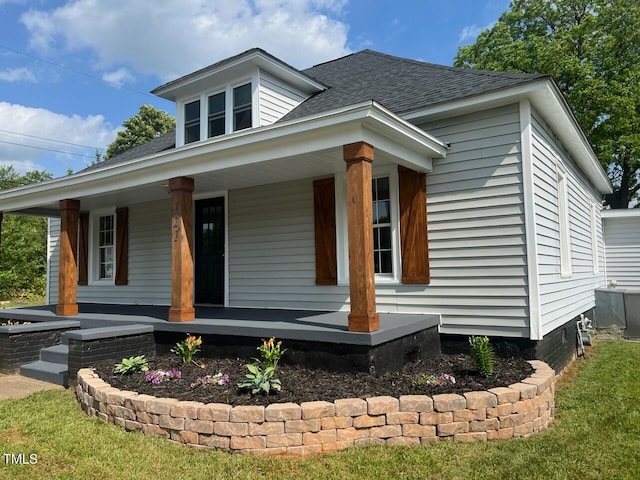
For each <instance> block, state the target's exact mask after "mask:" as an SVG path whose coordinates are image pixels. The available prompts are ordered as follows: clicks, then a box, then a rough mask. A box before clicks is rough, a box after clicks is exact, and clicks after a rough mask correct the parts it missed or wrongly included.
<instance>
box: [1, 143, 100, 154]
mask: <svg viewBox="0 0 640 480" xmlns="http://www.w3.org/2000/svg"><path fill="white" fill-rule="evenodd" d="M0 143H6V144H8V145H17V146H18V147H27V148H35V149H37V150H46V151H47V152H55V153H63V154H65V155H75V156H76V157H85V158H95V155H83V154H82V153H74V152H65V151H63V150H56V149H54V148H45V147H36V146H35V145H27V144H25V143H14V142H7V141H6V140H0Z"/></svg>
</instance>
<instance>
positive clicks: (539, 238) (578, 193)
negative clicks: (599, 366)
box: [532, 111, 605, 335]
mask: <svg viewBox="0 0 640 480" xmlns="http://www.w3.org/2000/svg"><path fill="white" fill-rule="evenodd" d="M532 127H533V128H532V155H533V157H534V158H533V183H534V188H533V192H534V208H535V220H536V242H537V250H538V270H539V285H540V317H541V318H540V320H541V326H542V332H541V333H542V334H543V335H545V334H547V333H549V332H551V331H552V330H554V329H555V328H557V327H559V326H561V325H562V324H564V323H566V322H567V321H569V320H571V319H572V318H574V317H576V316H577V315H579V314H580V313H583V312H585V311H587V310H589V309H590V308H593V307H594V306H595V294H594V289H595V288H599V287H602V286H604V272H605V260H604V238H603V232H602V222H601V215H600V209H599V208H597V209H596V222H595V228H596V238H597V242H596V243H597V245H596V251H595V252H594V250H593V246H592V234H591V228H592V222H591V205H592V203H593V202H595V203H596V204H597V205H600V195H599V194H598V193H597V192H596V191H595V190H594V189H593V187H592V186H590V184H589V182H588V180H586V178H585V176H584V174H583V173H582V172H581V171H580V170H579V169H578V168H577V167H576V165H575V163H574V162H573V160H572V159H571V157H570V156H569V155H568V154H567V153H566V151H565V149H564V148H563V147H562V145H560V144H559V142H558V141H557V140H556V139H555V137H554V136H553V134H552V133H551V130H550V128H549V127H548V126H547V125H546V124H545V123H544V121H543V120H542V119H541V118H540V116H539V115H538V114H537V113H536V112H535V111H534V112H533V113H532ZM557 163H561V164H562V165H563V166H564V168H565V169H566V172H567V179H568V182H567V184H568V198H569V209H568V213H569V235H570V242H569V243H570V250H571V270H572V272H571V274H570V275H567V276H562V275H561V274H560V240H559V238H560V228H559V213H558V182H557V173H556V165H557ZM594 254H595V255H597V257H598V264H599V272H598V273H595V272H594V262H593V257H594Z"/></svg>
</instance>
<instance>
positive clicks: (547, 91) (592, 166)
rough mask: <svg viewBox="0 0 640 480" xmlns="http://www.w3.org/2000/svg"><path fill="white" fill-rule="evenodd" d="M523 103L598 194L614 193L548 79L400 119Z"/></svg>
mask: <svg viewBox="0 0 640 480" xmlns="http://www.w3.org/2000/svg"><path fill="white" fill-rule="evenodd" d="M522 99H529V100H530V102H531V103H532V105H533V106H534V107H535V108H536V110H538V112H540V114H542V115H543V117H544V119H545V120H546V122H547V123H548V124H549V126H550V127H551V128H552V129H553V130H554V132H556V134H557V135H558V137H559V138H560V140H561V141H562V143H563V144H564V145H566V146H567V148H568V149H569V151H570V152H571V154H572V155H573V157H574V158H575V159H576V161H577V163H578V165H579V166H580V167H581V169H582V170H583V171H584V172H585V174H586V175H587V177H588V178H589V180H590V181H591V182H592V183H593V185H594V186H595V187H596V188H597V190H598V192H599V193H602V194H605V193H611V192H612V191H613V188H612V186H611V182H610V181H609V178H608V177H607V174H606V173H605V172H604V170H603V169H602V167H601V166H600V162H599V160H598V157H597V156H596V154H595V153H594V152H593V150H592V148H591V145H590V144H589V142H588V140H587V138H586V136H585V134H584V132H583V131H582V129H581V128H580V126H579V124H578V121H577V120H576V118H575V115H574V114H573V112H572V111H571V108H570V107H569V105H568V103H567V101H566V100H565V98H564V96H563V95H562V93H561V92H560V89H559V88H558V86H557V85H556V84H555V83H554V82H553V80H551V79H550V78H541V79H539V80H534V81H529V82H528V83H525V84H523V85H517V86H515V87H511V88H504V89H500V90H495V91H492V92H488V93H484V94H481V95H476V96H472V97H467V98H462V99H460V100H455V101H452V102H443V103H440V104H436V105H433V106H429V107H427V108H421V109H419V110H414V111H411V112H408V113H406V114H404V115H402V118H405V119H407V120H411V121H413V122H418V121H426V120H435V119H438V118H442V117H449V116H453V115H460V114H463V113H467V112H471V111H477V110H479V109H481V108H484V109H486V108H493V107H499V106H503V105H507V104H510V103H517V102H519V101H520V100H522Z"/></svg>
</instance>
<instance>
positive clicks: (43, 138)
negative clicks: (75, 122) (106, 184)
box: [0, 128, 105, 150]
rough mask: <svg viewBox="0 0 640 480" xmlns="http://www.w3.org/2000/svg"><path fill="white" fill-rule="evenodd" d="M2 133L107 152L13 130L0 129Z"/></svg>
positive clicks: (97, 148) (99, 148) (89, 146)
mask: <svg viewBox="0 0 640 480" xmlns="http://www.w3.org/2000/svg"><path fill="white" fill-rule="evenodd" d="M0 132H3V133H9V134H11V135H20V136H22V137H29V138H35V139H38V140H45V141H47V142H54V143H63V144H65V145H71V146H73V147H82V148H91V149H93V150H105V149H104V148H101V147H92V146H91V145H80V144H79V143H71V142H65V141H64V140H54V139H53V138H46V137H38V136H36V135H29V134H26V133H19V132H12V131H11V130H3V129H1V128H0ZM25 146H27V147H28V146H29V145H26V144H25Z"/></svg>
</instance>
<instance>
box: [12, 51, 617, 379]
mask: <svg viewBox="0 0 640 480" xmlns="http://www.w3.org/2000/svg"><path fill="white" fill-rule="evenodd" d="M153 93H154V94H156V95H159V96H160V97H162V98H166V99H169V100H171V101H174V102H175V103H176V111H177V128H176V131H175V132H172V133H170V134H166V135H164V136H161V137H159V138H156V139H154V140H152V141H150V142H149V143H147V144H145V145H142V146H139V147H136V148H134V149H132V150H130V151H128V152H126V153H124V154H122V155H119V156H117V157H114V158H112V159H109V160H107V161H105V162H102V163H100V164H98V165H95V166H93V167H90V168H88V169H86V170H84V171H81V172H78V173H76V174H74V175H71V176H68V177H64V178H58V179H55V180H52V181H48V182H43V183H40V184H36V185H30V186H26V187H22V188H18V189H15V190H10V191H5V192H2V193H1V194H0V211H3V212H4V213H5V214H21V213H22V214H24V213H27V214H37V215H45V216H48V217H51V219H52V220H51V221H50V227H49V228H50V230H49V255H50V261H49V283H48V299H49V302H51V303H53V304H56V305H57V307H56V312H57V314H59V315H62V316H73V315H74V314H75V313H77V311H78V303H79V302H80V303H103V304H105V303H106V304H140V305H164V306H166V307H167V308H168V309H169V319H170V320H171V321H177V322H182V321H189V320H191V319H193V318H194V304H195V305H199V304H219V305H224V306H227V307H249V308H258V309H274V308H280V309H299V310H322V311H346V312H349V315H348V328H349V330H351V331H360V332H370V331H376V329H377V328H378V326H379V315H380V314H382V313H385V312H393V313H398V314H407V315H409V314H417V313H430V314H438V315H440V319H441V325H440V333H441V335H442V336H443V338H446V339H449V340H451V341H455V340H456V339H463V340H464V341H466V336H468V335H488V336H492V337H496V338H498V339H502V340H504V341H505V342H508V343H509V344H510V345H514V346H515V347H517V348H520V349H528V350H529V351H532V352H534V354H535V355H536V356H537V357H538V358H542V359H545V360H547V361H548V362H550V363H551V364H552V365H554V366H562V365H563V364H564V363H566V362H567V361H568V358H569V357H570V356H571V355H572V354H573V353H574V351H575V344H574V340H573V339H574V338H575V320H574V319H575V318H576V317H577V316H578V315H580V314H581V313H584V312H588V311H590V310H591V309H593V308H594V305H595V303H594V299H595V294H594V291H595V289H596V288H599V287H602V286H604V284H605V270H604V245H603V233H602V228H601V220H600V205H601V197H602V195H603V194H605V193H609V192H610V191H611V185H610V183H609V180H608V179H607V176H606V174H605V173H604V172H603V170H602V169H601V167H600V165H599V162H598V160H597V158H596V157H595V155H594V153H593V152H592V150H591V149H590V147H589V144H588V142H587V140H586V138H585V136H584V134H583V133H582V131H581V130H580V128H579V127H578V124H577V122H576V119H575V118H574V116H573V115H572V113H571V110H570V108H569V105H567V103H566V101H565V100H564V98H563V96H562V95H561V93H560V91H559V89H558V87H557V86H556V84H555V83H554V81H553V80H552V79H551V78H550V77H549V76H546V75H525V74H514V73H497V72H486V71H476V70H467V69H457V68H452V67H447V66H441V65H433V64H429V63H424V62H419V61H415V60H410V59H404V58H398V57H393V56H390V55H386V54H383V53H379V52H375V51H371V50H365V51H361V52H358V53H354V54H352V55H348V56H345V57H343V58H338V59H336V60H333V61H329V62H326V63H323V64H320V65H316V66H314V67H312V68H309V69H307V70H297V69H295V68H293V67H292V66H290V65H287V64H286V63H284V62H283V61H281V60H279V59H277V58H275V57H274V56H272V55H270V54H268V53H267V52H265V51H263V50H260V49H252V50H249V51H246V52H244V53H241V54H239V55H237V56H234V57H231V58H228V59H226V60H223V61H221V62H218V63H216V64H214V65H211V66H209V67H206V68H204V69H202V70H199V71H196V72H194V73H191V74H189V75H186V76H184V77H182V78H179V79H177V80H174V81H172V82H169V83H167V84H165V85H162V86H160V87H158V88H156V89H155V90H154V91H153ZM76 238H77V246H76ZM192 244H193V247H194V248H193V249H192V248H191V246H192Z"/></svg>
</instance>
